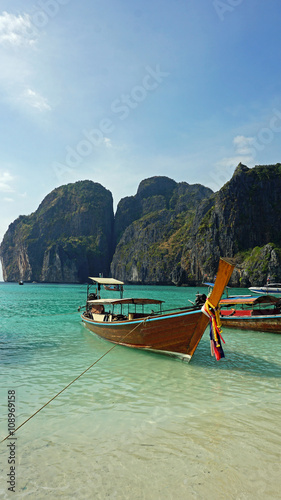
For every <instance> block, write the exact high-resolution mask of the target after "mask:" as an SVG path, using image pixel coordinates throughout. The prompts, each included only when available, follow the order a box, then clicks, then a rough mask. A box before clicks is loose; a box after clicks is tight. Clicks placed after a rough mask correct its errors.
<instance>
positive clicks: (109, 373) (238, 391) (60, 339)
mask: <svg viewBox="0 0 281 500" xmlns="http://www.w3.org/2000/svg"><path fill="white" fill-rule="evenodd" d="M85 288H86V287H85V286H80V285H42V284H25V285H24V286H19V285H17V284H0V313H1V324H0V327H1V329H0V363H1V379H0V382H1V384H0V395H1V399H0V402H1V414H0V416H1V422H0V436H1V439H3V438H4V437H5V436H6V435H7V434H8V432H7V429H8V416H7V413H8V409H7V395H8V390H11V391H13V390H14V391H15V393H16V423H17V425H20V424H21V423H22V422H24V421H25V420H26V419H27V418H28V417H29V416H30V415H32V414H33V413H34V412H36V411H37V410H38V409H39V408H40V407H41V406H43V405H44V404H45V403H46V402H47V401H48V400H49V399H51V398H52V397H53V396H54V395H55V394H56V393H58V392H59V391H60V390H62V389H63V388H64V387H65V386H66V385H67V384H69V382H71V381H72V380H73V379H74V378H75V377H77V376H78V375H79V374H80V373H82V372H83V371H84V370H85V369H86V368H87V367H89V366H90V365H91V364H92V363H94V362H95V360H98V359H99V358H100V357H101V356H102V355H103V354H104V353H106V352H107V351H108V350H109V349H110V348H111V347H112V344H109V343H107V342H105V341H103V340H101V339H98V338H97V337H95V336H94V335H92V334H91V333H90V332H88V330H86V329H85V328H84V327H83V325H82V323H81V321H80V315H79V313H78V312H77V307H78V306H79V305H82V304H83V303H84V301H85V295H86V290H85ZM196 291H197V289H195V288H174V287H133V286H131V287H126V296H132V295H134V296H139V297H141V296H150V297H154V298H163V299H164V300H165V301H166V304H165V306H167V307H172V306H174V305H178V306H184V305H186V304H187V303H188V299H190V300H194V296H195V293H196ZM201 291H202V292H203V289H201ZM239 292H241V290H239ZM108 293H109V292H108ZM245 293H247V291H246V290H245ZM224 338H225V341H226V345H225V346H224V351H225V355H226V359H225V360H222V361H219V362H217V361H216V360H215V359H214V358H212V357H211V356H210V348H209V340H208V334H207V332H206V333H205V335H204V337H203V339H202V340H201V342H200V344H199V347H198V348H197V350H196V352H195V354H194V356H193V358H192V360H191V362H190V363H189V364H187V363H183V362H180V361H177V360H174V359H171V358H168V357H165V356H161V355H157V354H153V353H146V352H139V351H135V350H133V349H128V348H125V347H120V346H117V347H116V348H114V349H113V350H112V351H110V352H109V353H108V354H107V355H106V356H105V357H103V358H102V359H101V360H100V361H99V362H98V363H97V364H96V365H95V366H93V367H92V368H91V369H90V370H89V371H87V373H85V374H84V375H83V376H82V377H81V378H79V380H77V381H76V382H75V383H74V384H72V385H71V386H70V387H69V388H68V389H67V390H66V391H64V392H63V393H62V394H61V395H60V396H59V397H58V398H57V399H55V400H54V401H52V402H51V403H50V404H49V405H48V406H46V407H45V408H44V409H43V410H42V411H40V412H39V413H38V414H37V415H36V416H35V417H34V418H32V419H31V420H29V421H28V422H27V423H26V424H25V425H24V426H23V427H21V429H19V430H18V432H17V433H16V436H17V441H16V450H15V452H16V487H15V490H16V494H15V495H14V497H16V498H31V499H33V498H34V499H45V498H54V499H55V498H62V499H63V498H76V499H88V498H89V499H92V498H94V499H114V500H115V499H130V500H131V499H144V500H150V499H151V500H152V499H161V500H162V499H204V500H205V499H259V498H260V499H261V498H263V499H264V498H266V499H277V498H280V491H281V479H280V478H281V475H280V463H281V457H280V455H281V426H280V412H281V396H280V380H281V335H274V334H268V333H262V332H240V331H234V330H233V331H231V330H227V329H224ZM0 451H1V476H2V479H1V482H0V497H1V498H10V496H11V495H12V493H10V492H8V489H7V488H8V486H9V485H8V484H7V483H6V481H7V479H6V478H7V473H9V471H10V465H8V458H9V448H8V447H7V441H5V442H3V443H2V444H1V448H0Z"/></svg>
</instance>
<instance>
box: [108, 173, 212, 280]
mask: <svg viewBox="0 0 281 500" xmlns="http://www.w3.org/2000/svg"><path fill="white" fill-rule="evenodd" d="M211 194H212V191H211V190H210V189H209V188H206V187H204V186H201V185H199V184H195V185H189V184H187V183H185V182H181V183H176V182H175V181H173V180H172V179H169V178H167V177H152V178H150V179H146V180H144V181H142V182H141V184H140V186H139V188H138V191H137V194H136V195H135V196H131V197H128V198H125V199H123V200H121V201H120V203H119V205H118V207H117V212H116V216H115V241H116V242H117V243H118V244H117V247H116V250H115V253H114V257H113V260H112V264H111V273H112V275H113V276H118V278H119V279H123V280H125V281H130V282H141V283H158V284H159V283H170V284H171V283H177V284H178V283H181V282H187V281H188V277H187V275H184V273H183V272H181V270H182V268H183V269H184V271H185V266H184V263H183V262H181V261H182V248H183V246H184V244H185V243H186V244H187V238H188V234H189V228H190V225H191V223H192V220H193V217H194V214H195V208H196V206H197V205H198V204H199V203H200V202H201V201H202V200H203V199H205V198H208V197H210V195H211Z"/></svg>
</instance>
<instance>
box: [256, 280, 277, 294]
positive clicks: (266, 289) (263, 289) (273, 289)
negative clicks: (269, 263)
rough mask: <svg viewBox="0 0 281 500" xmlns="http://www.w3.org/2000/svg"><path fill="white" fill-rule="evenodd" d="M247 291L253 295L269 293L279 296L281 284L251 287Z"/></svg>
mask: <svg viewBox="0 0 281 500" xmlns="http://www.w3.org/2000/svg"><path fill="white" fill-rule="evenodd" d="M249 290H251V292H253V293H261V294H265V293H269V294H270V295H281V283H267V284H266V285H264V286H260V287H259V286H252V287H249Z"/></svg>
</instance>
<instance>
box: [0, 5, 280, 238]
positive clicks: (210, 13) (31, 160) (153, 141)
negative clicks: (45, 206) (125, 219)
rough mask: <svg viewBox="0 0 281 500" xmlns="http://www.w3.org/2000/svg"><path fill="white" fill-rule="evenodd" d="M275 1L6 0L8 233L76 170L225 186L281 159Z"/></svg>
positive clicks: (3, 90)
mask: <svg viewBox="0 0 281 500" xmlns="http://www.w3.org/2000/svg"><path fill="white" fill-rule="evenodd" d="M280 17H281V4H279V2H277V1H276V0H267V2H264V1H262V0H225V1H220V0H214V1H213V0H185V1H183V0H175V1H174V2H171V1H167V0H161V2H160V1H159V0H150V1H147V0H142V1H138V0H136V1H134V2H131V1H127V0H123V1H122V0H120V1H116V0H108V1H106V2H102V1H100V0H97V1H92V0H83V1H81V2H78V1H77V0H76V1H75V0H35V2H34V0H32V1H29V0H25V1H24V2H23V1H22V0H21V1H17V0H14V1H13V2H11V1H10V0H2V2H1V11H0V63H1V72H0V144H1V146H0V208H1V220H0V239H2V237H3V234H4V233H5V231H6V230H7V228H8V225H9V223H10V222H12V221H13V220H14V219H15V218H16V217H18V216H19V215H21V214H29V213H31V212H33V211H35V210H36V208H37V207H38V205H39V203H40V202H41V201H42V199H43V198H44V196H45V195H46V194H47V193H49V192H50V191H51V190H52V189H54V188H55V187H57V186H60V185H62V184H67V183H69V182H75V181H77V180H81V179H91V180H93V181H95V182H100V183H101V184H102V185H103V186H105V187H106V188H108V189H109V190H110V191H111V192H112V193H113V197H114V202H115V206H116V205H117V203H118V201H119V200H120V198H122V197H124V196H129V195H133V194H135V193H136V190H137V187H138V184H139V182H140V181H141V180H142V179H145V178H147V177H151V176H154V175H166V176H169V177H171V178H173V179H175V180H176V181H186V182H188V183H190V184H193V183H201V184H203V185H205V186H209V187H211V188H212V189H213V190H214V191H216V190H218V189H219V188H220V187H221V186H222V185H223V184H224V183H225V182H226V181H228V180H229V179H230V177H231V175H232V173H233V171H234V168H235V166H237V164H238V163H239V162H240V161H242V162H243V163H245V164H246V165H248V166H249V167H252V166H254V165H255V164H270V163H277V162H280V161H281V154H280V137H281V89H280V82H281V75H280V72H281V65H280V61H279V51H280Z"/></svg>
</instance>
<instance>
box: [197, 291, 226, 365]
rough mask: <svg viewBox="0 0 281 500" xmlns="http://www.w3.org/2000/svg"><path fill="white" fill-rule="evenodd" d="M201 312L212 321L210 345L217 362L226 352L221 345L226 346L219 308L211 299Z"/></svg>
mask: <svg viewBox="0 0 281 500" xmlns="http://www.w3.org/2000/svg"><path fill="white" fill-rule="evenodd" d="M201 311H202V312H203V313H204V314H205V315H206V316H208V318H209V320H210V344H211V354H212V356H215V357H216V359H217V360H219V359H221V358H224V357H225V356H224V352H223V348H222V345H221V341H222V342H223V343H224V344H225V341H224V340H223V338H222V328H221V321H220V313H219V308H215V307H214V306H213V305H212V304H211V302H210V301H209V299H207V300H206V302H205V304H204V305H203V307H202V309H201Z"/></svg>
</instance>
